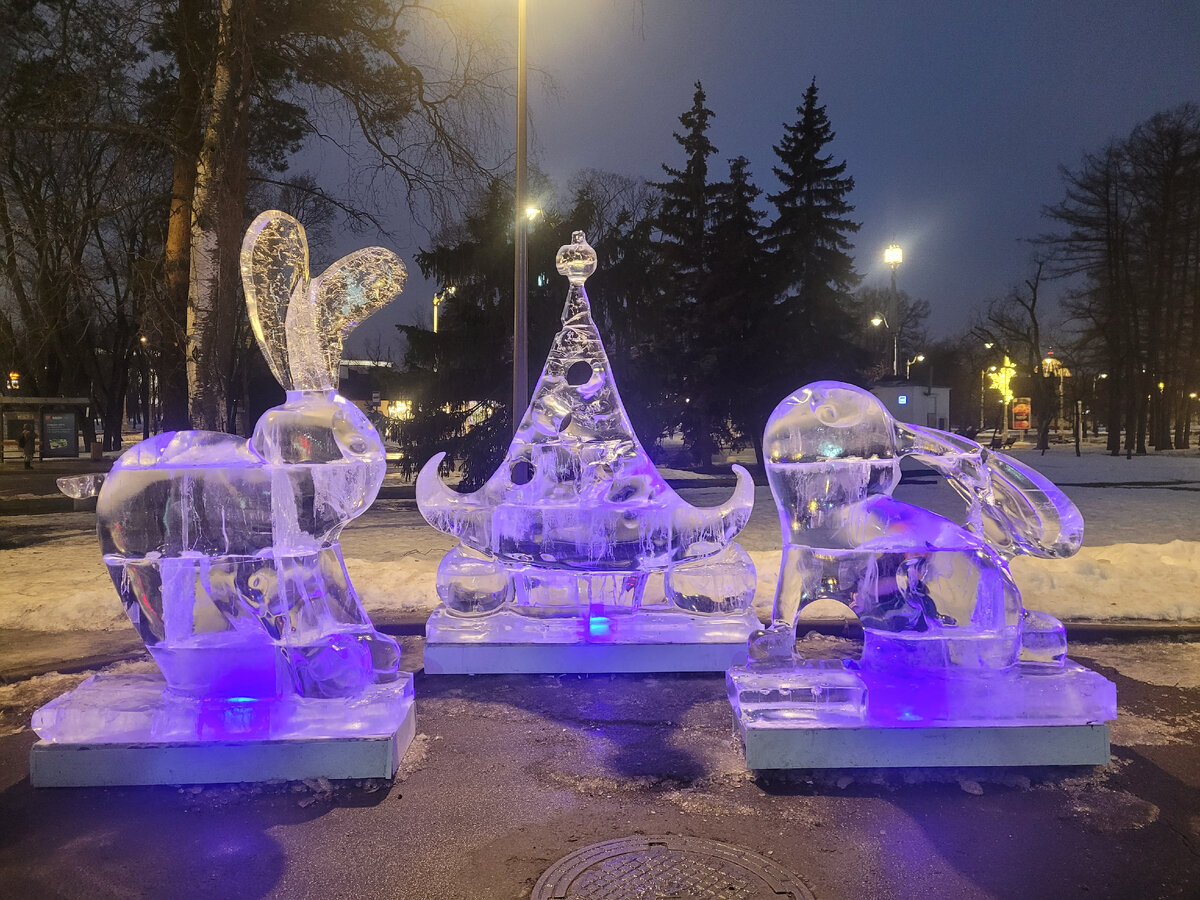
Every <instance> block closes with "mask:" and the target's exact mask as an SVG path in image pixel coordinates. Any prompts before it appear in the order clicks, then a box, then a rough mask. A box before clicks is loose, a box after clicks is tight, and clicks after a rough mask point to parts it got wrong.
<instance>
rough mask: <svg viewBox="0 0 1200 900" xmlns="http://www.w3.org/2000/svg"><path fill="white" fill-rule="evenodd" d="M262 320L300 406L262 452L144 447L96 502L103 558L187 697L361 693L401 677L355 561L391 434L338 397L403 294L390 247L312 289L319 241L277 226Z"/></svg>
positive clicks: (276, 413)
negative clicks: (379, 316) (373, 323)
mask: <svg viewBox="0 0 1200 900" xmlns="http://www.w3.org/2000/svg"><path fill="white" fill-rule="evenodd" d="M241 268H242V279H243V283H244V286H245V291H246V303H247V306H248V307H249V312H250V322H251V325H252V327H253V329H254V334H255V337H256V338H257V339H258V343H259V346H260V347H261V348H262V350H263V354H264V355H265V356H266V359H267V362H268V364H269V365H270V367H271V371H272V372H273V373H274V374H275V377H276V378H277V379H278V380H279V382H280V383H281V384H282V385H283V386H284V387H285V388H287V402H285V403H284V404H283V405H282V406H278V407H275V408H274V409H271V410H269V411H268V412H267V413H265V414H264V415H263V417H262V418H261V419H260V420H259V422H258V424H257V425H256V426H255V429H254V434H253V436H252V437H251V438H250V440H249V441H246V440H245V439H242V438H238V437H234V436H232V435H228V434H221V433H217V432H209V431H180V432H169V433H166V434H160V435H158V436H157V437H154V438H151V439H149V440H147V441H143V442H142V443H140V444H138V445H136V446H134V447H132V448H131V449H130V450H129V451H127V452H126V453H125V454H124V455H123V456H121V458H120V459H119V460H117V462H116V464H115V465H114V466H113V468H112V472H111V474H110V475H109V477H108V478H107V479H106V480H105V481H104V484H103V487H102V488H101V490H100V494H99V498H98V500H97V507H96V513H97V526H98V530H99V534H100V543H101V546H102V549H103V553H104V561H105V563H106V564H107V565H108V569H109V572H110V574H111V575H112V578H113V582H114V583H115V584H116V587H117V591H118V593H119V594H120V596H121V600H122V602H123V603H124V604H125V609H126V611H127V612H128V613H129V618H130V619H131V620H132V622H133V624H134V627H136V628H137V630H138V632H139V634H140V635H141V636H142V639H143V640H144V641H145V643H146V647H147V648H148V649H149V651H150V653H151V654H152V655H153V656H154V659H155V661H156V662H157V663H158V666H159V668H160V669H162V672H163V675H164V676H165V678H166V680H167V685H168V690H169V691H170V692H172V693H173V694H175V695H182V696H186V697H195V698H213V699H216V698H226V699H228V698H248V699H257V698H270V697H278V696H286V695H289V694H290V695H296V696H299V697H317V698H326V697H353V696H356V695H357V694H359V693H361V691H362V690H363V689H364V688H365V687H366V686H367V685H369V684H371V683H373V682H382V681H391V680H394V679H395V678H396V677H397V672H398V667H399V656H400V651H399V647H398V646H397V644H396V642H395V641H394V640H392V639H391V638H389V637H387V636H386V635H383V634H380V633H379V632H377V631H376V630H375V629H374V628H373V627H372V625H371V622H370V619H369V618H368V617H367V614H366V613H365V612H364V610H363V608H362V605H361V604H360V603H359V600H358V597H357V595H356V594H355V592H354V588H353V587H352V586H351V584H350V579H349V578H348V577H347V574H346V567H345V564H344V562H343V560H342V553H341V547H340V545H339V543H338V537H339V535H340V533H341V530H342V527H343V526H345V525H346V523H347V522H349V521H350V520H351V519H353V518H355V517H356V516H358V515H359V514H361V513H362V512H363V511H364V510H365V509H366V508H367V507H368V506H370V504H371V502H372V501H373V500H374V499H375V495H376V493H377V492H378V490H379V486H380V484H381V483H382V481H383V476H384V472H385V468H386V460H385V457H384V450H383V445H382V443H381V441H380V439H379V435H378V434H377V433H376V432H375V429H374V428H373V427H372V426H371V423H370V422H369V421H368V420H367V418H366V416H365V415H363V413H362V412H360V411H359V410H358V409H357V408H356V407H355V406H354V405H353V404H351V403H349V402H347V401H346V400H345V399H344V398H343V397H341V396H339V395H338V394H337V393H336V391H335V386H336V383H337V380H336V378H337V365H338V361H339V359H340V356H341V348H342V341H343V339H344V338H345V336H346V335H347V334H349V332H350V331H351V330H352V329H353V328H354V327H355V326H356V325H357V324H358V323H359V321H360V320H361V319H363V318H365V317H366V316H369V315H370V314H371V313H373V312H375V311H376V310H378V309H381V308H382V307H383V306H384V305H386V304H387V303H388V302H390V301H391V300H392V299H394V298H395V297H396V296H397V295H398V294H399V293H400V292H401V290H403V287H404V281H405V278H406V273H405V269H404V264H403V262H401V260H400V259H399V258H398V257H396V256H395V255H394V254H393V253H391V252H390V251H388V250H384V249H382V248H378V247H372V248H369V249H366V250H359V251H358V252H356V253H352V254H350V255H349V256H346V257H344V258H343V259H340V260H338V261H337V262H335V263H334V264H333V265H332V266H330V267H329V269H327V270H326V271H325V272H324V273H323V274H322V275H320V276H319V277H317V278H315V279H312V280H310V279H309V275H308V244H307V241H306V239H305V235H304V229H303V228H302V227H301V225H300V223H299V222H297V221H296V220H295V219H293V218H292V217H290V216H288V215H286V214H284V213H281V212H274V211H272V212H265V213H263V214H262V215H260V216H259V217H258V218H257V219H255V220H254V222H253V223H252V224H251V226H250V229H249V231H248V232H247V234H246V238H245V241H244V242H243V245H242V257H241Z"/></svg>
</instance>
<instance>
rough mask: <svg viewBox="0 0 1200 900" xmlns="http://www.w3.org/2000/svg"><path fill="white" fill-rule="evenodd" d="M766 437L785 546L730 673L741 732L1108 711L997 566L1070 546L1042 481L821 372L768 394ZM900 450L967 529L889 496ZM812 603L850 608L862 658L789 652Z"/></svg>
mask: <svg viewBox="0 0 1200 900" xmlns="http://www.w3.org/2000/svg"><path fill="white" fill-rule="evenodd" d="M763 451H764V455H765V456H766V470H767V478H768V480H769V482H770V485H771V491H772V493H773V495H774V497H775V502H776V505H777V506H778V508H779V518H780V524H781V527H782V532H783V547H784V550H783V561H782V565H781V569H780V574H779V582H778V588H777V591H776V595H775V603H774V606H773V611H772V622H771V625H770V626H769V627H768V628H766V629H765V630H762V631H759V632H756V633H755V635H754V636H753V637H752V638H751V640H750V642H749V660H748V663H747V665H746V666H744V667H740V668H736V669H733V670H731V671H730V673H729V678H728V684H729V691H730V698H731V700H732V702H733V703H734V707H735V710H736V712H737V714H738V717H739V721H740V722H741V724H742V725H743V733H745V726H746V725H748V724H749V725H757V726H762V727H768V728H769V727H779V728H822V727H858V726H870V727H906V726H917V725H943V726H951V725H966V724H988V725H997V724H1000V725H1027V726H1028V725H1051V724H1082V725H1086V724H1089V723H1097V722H1104V721H1107V720H1109V719H1112V718H1115V716H1116V694H1115V688H1114V687H1113V685H1112V684H1111V683H1110V682H1108V681H1107V680H1105V679H1104V678H1102V677H1101V676H1099V675H1096V674H1095V673H1093V672H1090V671H1088V670H1087V669H1085V668H1083V667H1082V666H1079V665H1078V664H1076V663H1073V662H1071V661H1070V660H1068V659H1067V658H1066V638H1065V632H1064V629H1063V626H1062V624H1061V623H1060V622H1058V620H1056V619H1055V618H1053V617H1052V616H1050V615H1047V614H1046V613H1041V612H1034V611H1031V610H1026V609H1024V608H1023V607H1022V603H1021V595H1020V592H1019V591H1018V590H1017V587H1016V585H1015V584H1014V582H1013V579H1012V576H1011V575H1010V573H1009V568H1008V562H1007V561H1008V559H1010V558H1011V557H1012V556H1014V555H1016V554H1021V553H1025V554H1032V555H1035V556H1040V557H1048V558H1053V557H1067V556H1070V555H1072V554H1073V553H1075V552H1076V551H1077V550H1078V549H1079V547H1080V544H1081V543H1082V540H1083V520H1082V518H1081V516H1080V514H1079V511H1078V510H1077V509H1076V508H1075V506H1074V504H1073V503H1072V502H1071V501H1070V500H1069V499H1068V498H1067V497H1066V496H1065V495H1064V494H1063V493H1062V492H1061V491H1060V490H1058V488H1056V487H1055V486H1054V485H1053V484H1051V483H1050V482H1049V481H1047V480H1046V479H1045V478H1044V477H1042V476H1041V475H1040V474H1038V473H1037V472H1036V471H1034V470H1032V469H1030V468H1029V467H1027V466H1025V465H1023V464H1021V463H1020V462H1018V461H1017V460H1015V459H1013V458H1011V457H1009V456H1006V455H1004V454H1000V453H993V452H990V451H988V450H985V449H984V448H982V447H981V446H979V445H978V444H976V443H974V442H972V441H969V440H966V439H964V438H961V437H958V436H956V435H952V434H948V433H946V432H944V431H939V430H936V429H933V428H923V427H920V426H917V425H910V424H908V423H904V422H899V421H896V420H895V419H893V418H892V416H891V415H889V413H888V412H887V409H886V408H885V407H884V406H883V404H882V403H881V402H880V401H879V400H878V399H877V398H876V397H874V396H873V395H872V394H870V393H868V392H867V391H864V390H861V389H860V388H856V387H852V386H851V385H848V384H841V383H838V382H830V381H826V382H817V383H815V384H811V385H808V386H807V387H805V388H802V389H801V390H799V391H797V392H796V393H794V394H792V395H791V396H789V397H788V398H786V399H785V400H784V401H783V402H782V403H780V404H779V405H778V406H777V407H776V409H775V411H774V412H773V413H772V415H771V417H770V419H769V421H768V423H767V428H766V433H765V435H764V439H763ZM905 457H908V458H912V459H914V460H917V461H919V462H921V463H923V464H925V465H926V466H928V467H930V468H932V469H934V470H935V471H937V472H938V473H940V474H942V475H943V476H945V477H946V478H947V479H948V481H949V483H950V484H951V485H952V486H953V487H954V488H955V490H956V491H957V492H958V494H959V495H960V496H961V497H962V498H963V499H964V500H965V502H966V512H965V516H964V524H963V525H962V526H960V525H958V524H956V523H955V522H952V521H950V520H948V519H945V518H943V517H941V516H938V515H936V514H934V513H932V512H930V511H928V510H926V509H923V508H921V507H918V506H913V505H910V504H907V503H902V502H900V501H898V500H896V499H894V498H893V497H892V496H891V494H892V491H893V489H894V488H895V487H896V485H897V484H898V483H899V480H900V461H901V459H903V458H905ZM818 599H832V600H837V601H840V602H842V603H844V604H846V605H847V606H849V607H850V608H851V609H852V610H854V612H855V613H856V614H857V615H858V617H859V621H860V622H861V624H862V628H863V635H864V637H863V650H862V658H861V661H859V662H852V661H842V662H836V661H835V662H830V661H823V660H812V661H809V660H803V659H798V658H796V657H795V656H794V654H793V648H794V646H795V627H796V621H797V616H798V615H799V612H800V611H801V610H802V609H803V608H804V607H805V606H806V605H808V604H809V603H812V602H813V601H815V600H818ZM1105 748H1107V739H1105ZM1106 752H1107V749H1105V753H1106ZM833 764H838V763H836V762H835V763H833ZM843 764H844V763H843Z"/></svg>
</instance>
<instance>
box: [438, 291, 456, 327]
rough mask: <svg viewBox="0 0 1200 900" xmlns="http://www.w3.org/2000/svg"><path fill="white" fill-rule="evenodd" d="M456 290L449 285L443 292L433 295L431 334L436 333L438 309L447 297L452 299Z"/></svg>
mask: <svg viewBox="0 0 1200 900" xmlns="http://www.w3.org/2000/svg"><path fill="white" fill-rule="evenodd" d="M456 290H458V289H457V288H456V287H455V286H454V285H450V286H449V287H448V288H446V289H445V290H444V291H440V292H438V293H436V294H434V295H433V333H434V334H437V333H438V328H437V326H438V307H439V306H441V305H442V304H443V303H445V302H446V298H447V297H453V296H454V292H455V291H456Z"/></svg>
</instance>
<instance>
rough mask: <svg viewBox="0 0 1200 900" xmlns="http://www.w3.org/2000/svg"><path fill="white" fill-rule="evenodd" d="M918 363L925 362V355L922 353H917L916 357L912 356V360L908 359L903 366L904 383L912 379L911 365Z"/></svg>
mask: <svg viewBox="0 0 1200 900" xmlns="http://www.w3.org/2000/svg"><path fill="white" fill-rule="evenodd" d="M919 362H925V354H924V353H918V354H917V355H916V356H914V357H913V358H912V359H910V360H909V361H908V362H906V363H905V364H904V380H905V381H907V380H908V379H909V378H911V377H912V367H913V363H919Z"/></svg>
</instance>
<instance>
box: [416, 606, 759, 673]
mask: <svg viewBox="0 0 1200 900" xmlns="http://www.w3.org/2000/svg"><path fill="white" fill-rule="evenodd" d="M760 627H761V625H760V624H759V621H758V618H757V617H756V616H755V615H754V612H753V610H746V611H744V612H742V613H738V614H731V615H715V616H705V615H693V614H690V613H686V612H683V611H682V610H678V609H673V608H672V609H667V610H652V609H643V610H640V611H638V612H636V613H627V614H621V615H612V616H591V617H589V618H582V617H562V618H536V617H531V616H523V615H519V614H517V613H514V612H511V611H508V610H504V611H502V612H499V613H493V614H491V615H488V616H479V617H474V618H469V617H463V616H454V615H451V614H449V613H448V612H446V610H445V607H438V608H437V609H436V610H434V612H433V615H431V616H430V617H429V621H428V623H427V624H426V626H425V639H426V643H425V672H426V674H429V675H497V674H567V673H581V674H582V673H588V674H609V673H612V672H722V671H725V670H726V669H729V668H730V667H731V666H733V665H736V664H737V663H739V662H741V661H743V660H744V659H745V657H746V640H747V638H748V637H749V635H750V633H751V632H752V631H753V630H754V629H756V628H760Z"/></svg>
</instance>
